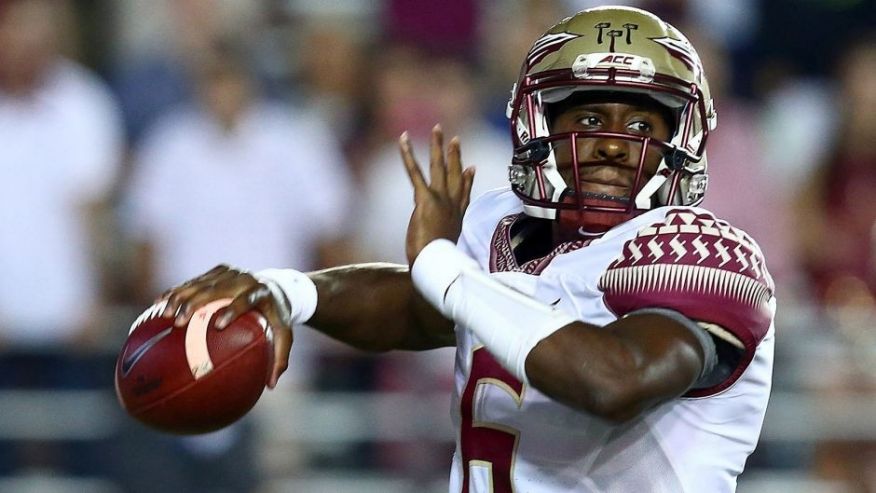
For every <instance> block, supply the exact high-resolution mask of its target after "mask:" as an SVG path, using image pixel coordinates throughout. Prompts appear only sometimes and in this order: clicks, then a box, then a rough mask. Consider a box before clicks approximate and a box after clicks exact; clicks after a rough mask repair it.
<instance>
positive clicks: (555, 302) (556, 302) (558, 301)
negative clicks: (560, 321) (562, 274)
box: [551, 298, 562, 306]
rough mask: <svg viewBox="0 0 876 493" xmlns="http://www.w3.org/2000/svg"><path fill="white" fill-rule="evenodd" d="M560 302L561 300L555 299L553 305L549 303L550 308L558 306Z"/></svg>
mask: <svg viewBox="0 0 876 493" xmlns="http://www.w3.org/2000/svg"><path fill="white" fill-rule="evenodd" d="M561 300H562V298H557V301H554V302H553V303H551V306H557V305H559V304H560V301H561Z"/></svg>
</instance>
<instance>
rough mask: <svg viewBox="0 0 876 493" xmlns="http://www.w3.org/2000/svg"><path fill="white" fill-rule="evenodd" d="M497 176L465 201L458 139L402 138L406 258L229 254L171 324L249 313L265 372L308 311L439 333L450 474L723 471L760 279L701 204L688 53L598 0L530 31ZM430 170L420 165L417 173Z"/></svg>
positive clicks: (673, 488) (768, 320)
mask: <svg viewBox="0 0 876 493" xmlns="http://www.w3.org/2000/svg"><path fill="white" fill-rule="evenodd" d="M507 114H508V118H509V121H510V126H511V139H512V143H513V146H514V157H513V159H512V162H511V163H510V167H509V180H510V186H509V187H507V188H504V189H499V190H495V191H492V192H489V193H487V194H485V195H483V196H481V197H478V198H477V199H476V200H474V201H473V202H471V204H469V194H470V190H471V184H472V181H473V179H474V169H473V168H465V167H464V166H463V164H462V158H461V151H460V143H459V140H458V139H456V138H454V139H451V140H450V141H449V142H448V144H447V145H446V146H445V144H444V141H443V135H442V131H441V128H440V127H438V126H436V127H435V129H434V130H433V134H432V145H431V153H430V156H429V166H428V167H427V168H428V173H423V172H421V170H420V167H419V166H418V164H417V162H416V159H415V156H414V155H413V153H412V151H411V146H410V144H409V142H408V140H407V136H406V135H402V137H401V140H400V148H401V155H402V161H403V163H404V166H405V168H406V170H407V172H408V175H409V177H410V181H411V185H412V187H413V195H414V202H415V209H414V212H413V215H412V217H411V221H410V224H409V227H408V234H407V240H406V241H407V243H406V247H407V255H408V260H409V262H410V267H408V266H398V265H389V264H359V265H349V266H343V267H337V268H332V269H327V270H323V271H318V272H311V273H306V274H305V273H302V272H299V271H295V270H291V269H269V270H266V271H261V272H256V273H248V272H245V271H241V270H238V269H234V268H231V267H228V266H219V267H217V268H215V269H213V270H211V271H210V272H208V273H206V274H204V275H202V276H200V277H198V278H196V279H193V280H191V281H189V282H187V283H185V284H183V285H181V286H178V287H176V288H174V289H172V290H170V291H169V292H168V293H166V294H165V297H166V298H167V299H168V303H167V309H166V311H165V315H166V316H172V315H176V324H177V325H180V326H183V325H185V324H186V323H187V322H188V320H189V318H190V317H191V314H192V313H193V312H194V311H195V310H196V309H197V308H198V307H200V306H202V305H204V304H205V303H207V302H209V301H212V300H215V299H218V298H229V297H230V298H233V299H234V301H233V302H232V303H231V304H230V305H229V306H228V307H227V308H225V309H224V310H223V311H222V312H220V313H219V315H218V318H217V323H216V325H217V328H219V329H220V330H221V328H222V327H224V326H225V325H227V323H228V322H229V321H231V320H233V319H234V318H235V317H237V316H238V315H240V314H241V313H244V312H246V311H248V310H252V309H256V310H259V311H261V312H262V313H263V314H264V316H265V317H266V318H267V319H268V320H269V322H270V323H271V326H272V327H273V330H274V343H275V351H276V367H275V368H274V372H273V375H272V377H271V381H270V383H269V386H271V387H273V386H274V385H276V382H277V378H279V376H280V374H281V373H282V372H283V371H284V370H285V369H286V366H287V363H288V354H289V348H290V346H291V343H292V327H293V326H294V325H298V324H303V323H307V324H308V325H310V326H312V327H314V328H316V329H317V330H320V331H322V332H324V333H326V334H328V335H330V336H332V337H335V338H337V339H339V340H341V341H344V342H346V343H348V344H350V345H353V346H355V347H358V348H361V349H364V350H370V351H386V350H392V349H406V350H426V349H431V348H436V347H443V346H455V347H456V348H457V349H456V350H457V353H456V378H455V384H456V385H455V393H454V401H453V402H454V412H453V422H454V425H455V428H456V434H457V437H456V438H457V442H456V452H455V454H454V456H453V464H452V469H451V477H450V491H451V492H454V493H457V492H470V493H475V492H496V493H505V492H512V491H516V492H534V493H541V492H558V491H570V492H572V491H574V492H629V491H648V492H700V491H708V492H730V491H734V490H735V488H736V478H737V476H738V475H739V474H740V473H741V472H742V471H743V468H744V466H745V461H746V458H747V457H748V455H749V454H750V453H751V452H752V451H753V450H754V448H755V446H756V444H757V440H758V437H759V435H760V430H761V425H762V423H763V417H764V413H765V411H766V406H767V400H768V397H769V393H770V384H771V374H772V359H773V341H774V327H773V318H774V315H775V298H774V296H773V292H774V285H773V281H772V279H771V277H770V275H769V273H768V272H767V269H766V267H765V265H764V259H763V256H762V254H761V250H760V248H759V247H758V246H757V244H756V243H755V242H754V241H753V240H752V239H751V238H750V237H749V236H748V235H747V234H746V233H745V232H743V231H742V230H740V229H737V228H735V227H733V226H731V225H730V224H728V223H727V222H725V221H722V220H721V219H720V218H718V217H715V215H713V214H712V213H711V212H709V211H707V210H705V209H702V208H699V207H698V205H699V204H700V203H701V201H702V200H703V197H704V194H705V193H706V188H707V184H708V182H707V179H708V174H707V170H708V168H707V160H706V151H705V149H706V142H707V140H708V136H709V133H710V132H711V131H713V130H714V129H715V126H716V123H717V116H716V112H715V108H714V105H713V102H712V99H711V97H710V95H709V87H708V84H707V82H706V76H705V74H704V73H703V68H702V64H701V62H700V60H699V57H698V55H697V53H696V51H695V50H694V48H693V47H692V46H691V45H690V43H689V42H688V41H687V39H686V38H685V37H684V35H682V34H681V33H680V32H679V31H678V30H676V29H675V28H674V27H672V26H671V25H669V24H667V23H665V22H663V21H662V20H660V19H659V18H657V17H655V16H654V15H652V14H650V13H648V12H645V11H642V10H638V9H633V8H625V7H603V8H595V9H591V10H585V11H582V12H579V13H578V14H576V15H574V16H572V17H569V18H567V19H564V20H563V21H561V22H560V23H558V24H557V25H556V26H554V27H553V28H551V29H550V30H549V31H548V32H547V33H545V34H544V35H543V36H542V37H541V38H540V39H538V40H537V41H535V43H534V44H533V46H532V48H531V50H530V51H529V54H528V55H527V57H526V60H525V61H524V62H523V67H522V69H521V72H520V77H519V79H518V80H517V83H516V84H515V85H514V88H513V89H512V96H511V100H510V102H509V104H508V109H507ZM424 175H428V176H424Z"/></svg>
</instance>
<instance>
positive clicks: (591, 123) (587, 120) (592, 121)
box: [578, 115, 602, 127]
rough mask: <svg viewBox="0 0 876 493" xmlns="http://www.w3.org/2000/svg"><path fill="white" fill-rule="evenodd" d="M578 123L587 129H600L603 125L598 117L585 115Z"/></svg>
mask: <svg viewBox="0 0 876 493" xmlns="http://www.w3.org/2000/svg"><path fill="white" fill-rule="evenodd" d="M578 123H579V124H581V125H583V126H585V127H598V126H600V125H602V120H601V119H600V118H599V117H598V116H596V115H584V116H582V117H581V118H579V119H578Z"/></svg>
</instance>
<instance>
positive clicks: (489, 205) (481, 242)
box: [459, 187, 523, 256]
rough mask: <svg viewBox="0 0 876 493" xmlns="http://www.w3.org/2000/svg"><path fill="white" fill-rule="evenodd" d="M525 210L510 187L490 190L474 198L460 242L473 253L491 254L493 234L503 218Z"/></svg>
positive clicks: (479, 254) (469, 207) (463, 222)
mask: <svg viewBox="0 0 876 493" xmlns="http://www.w3.org/2000/svg"><path fill="white" fill-rule="evenodd" d="M521 212H523V204H522V202H520V199H519V198H517V196H516V195H514V192H512V191H511V188H510V187H504V188H497V189H494V190H489V191H486V192H484V193H483V194H481V195H480V196H478V197H477V198H475V199H474V200H472V202H471V204H469V206H468V209H467V210H466V212H465V217H463V220H462V233H461V234H460V238H459V243H460V244H464V245H465V246H466V247H467V248H468V250H469V251H470V252H471V253H478V256H481V255H486V256H489V252H490V248H491V246H490V245H491V242H492V238H493V234H494V233H495V231H496V227H497V226H498V224H499V222H500V221H502V219H504V218H506V217H508V216H514V215H517V214H520V213H521Z"/></svg>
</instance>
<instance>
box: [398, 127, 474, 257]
mask: <svg viewBox="0 0 876 493" xmlns="http://www.w3.org/2000/svg"><path fill="white" fill-rule="evenodd" d="M399 147H400V148H401V156H402V161H403V162H404V165H405V169H406V170H407V172H408V177H409V178H410V179H411V185H412V186H413V187H414V212H413V214H411V222H410V223H409V224H408V234H407V240H406V244H405V249H406V252H407V256H408V263H409V264H410V265H413V264H414V259H416V258H417V255H419V253H420V251H421V250H422V249H423V247H425V246H426V245H427V244H429V243H430V242H431V241H432V240H436V239H438V238H446V239H448V240H451V241H454V242H455V241H456V240H457V239H459V233H460V231H462V216H463V214H465V209H466V208H467V207H468V203H469V200H470V199H471V185H472V183H473V182H474V174H475V173H474V171H475V170H474V168H472V167H470V168H466V169H465V170H463V168H462V157H461V154H460V150H459V137H454V138H453V139H451V140H450V144H449V145H448V146H447V159H446V160H445V156H444V134H443V132H442V131H441V126H440V125H435V128H433V129H432V142H431V145H430V153H429V175H430V182H429V183H427V182H426V179H425V178H423V173H422V172H421V171H420V167H419V165H418V164H417V160H416V158H414V151H413V150H412V149H411V142H410V139H409V138H408V133H407V132H405V133H403V134H402V135H401V138H400V139H399Z"/></svg>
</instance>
